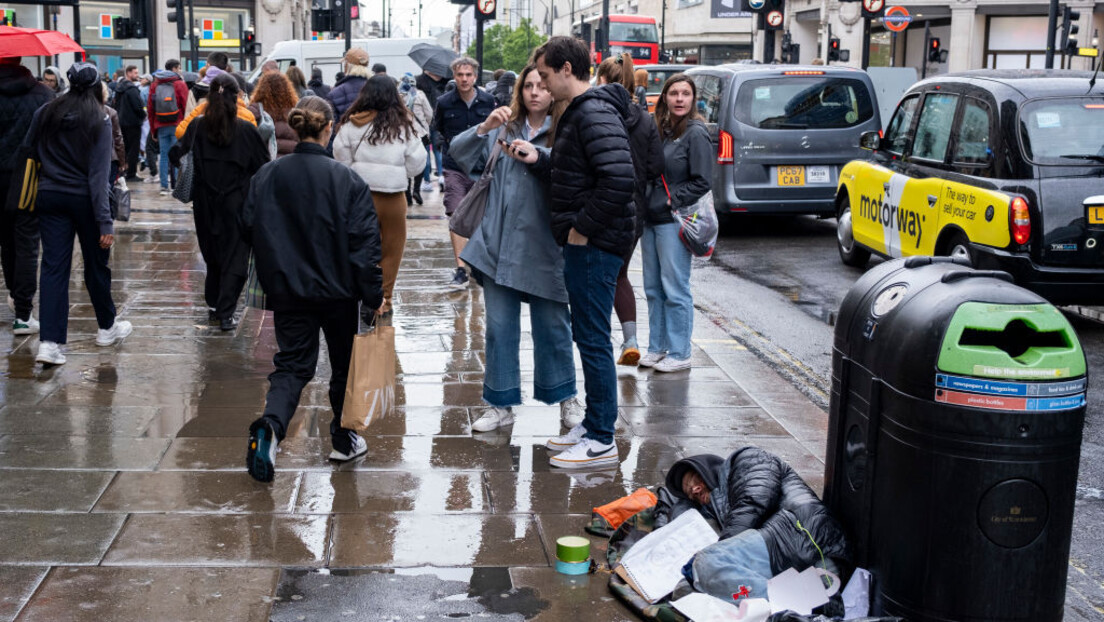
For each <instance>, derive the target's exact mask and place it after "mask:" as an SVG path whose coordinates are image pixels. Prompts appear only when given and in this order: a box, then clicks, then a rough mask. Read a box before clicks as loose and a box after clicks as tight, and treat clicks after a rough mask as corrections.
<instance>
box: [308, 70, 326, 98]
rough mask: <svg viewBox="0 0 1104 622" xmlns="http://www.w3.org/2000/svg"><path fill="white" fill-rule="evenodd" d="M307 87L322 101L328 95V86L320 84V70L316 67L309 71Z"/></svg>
mask: <svg viewBox="0 0 1104 622" xmlns="http://www.w3.org/2000/svg"><path fill="white" fill-rule="evenodd" d="M307 87H308V88H309V89H310V90H311V91H313V92H314V94H315V95H317V96H319V97H321V98H323V99H324V98H326V97H327V96H328V95H329V94H330V86H329V85H328V84H326V83H324V82H322V70H321V69H319V68H318V67H315V68H314V69H311V79H310V82H307Z"/></svg>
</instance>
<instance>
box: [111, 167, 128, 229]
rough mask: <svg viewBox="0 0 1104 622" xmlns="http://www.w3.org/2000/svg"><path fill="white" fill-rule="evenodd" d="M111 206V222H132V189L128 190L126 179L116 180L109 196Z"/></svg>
mask: <svg viewBox="0 0 1104 622" xmlns="http://www.w3.org/2000/svg"><path fill="white" fill-rule="evenodd" d="M108 202H109V203H110V205H111V220H118V221H120V222H127V221H129V220H130V188H127V185H126V179H125V178H123V177H120V178H119V179H117V180H115V185H114V186H112V187H111V194H110V195H109V196H108Z"/></svg>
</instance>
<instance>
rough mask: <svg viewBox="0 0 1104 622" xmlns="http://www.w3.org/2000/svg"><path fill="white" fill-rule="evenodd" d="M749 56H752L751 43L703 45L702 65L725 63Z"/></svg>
mask: <svg viewBox="0 0 1104 622" xmlns="http://www.w3.org/2000/svg"><path fill="white" fill-rule="evenodd" d="M748 58H751V44H746V45H703V46H701V61H700V62H701V64H702V65H723V64H725V63H735V62H736V61H739V60H745V59H748Z"/></svg>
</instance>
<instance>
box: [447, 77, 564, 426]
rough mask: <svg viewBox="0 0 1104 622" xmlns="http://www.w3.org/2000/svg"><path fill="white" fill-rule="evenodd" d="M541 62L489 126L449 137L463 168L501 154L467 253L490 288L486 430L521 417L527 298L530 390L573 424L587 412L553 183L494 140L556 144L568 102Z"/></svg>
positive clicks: (480, 421)
mask: <svg viewBox="0 0 1104 622" xmlns="http://www.w3.org/2000/svg"><path fill="white" fill-rule="evenodd" d="M540 82H541V81H540V75H538V74H537V72H536V67H534V66H533V65H530V66H528V67H526V68H525V69H524V70H523V71H522V72H521V77H520V78H519V80H518V84H519V85H520V88H517V89H515V91H514V99H513V105H511V106H509V107H507V106H503V107H501V108H498V109H497V110H495V111H494V112H492V113H491V114H490V116H488V117H487V120H486V121H484V122H483V123H481V124H479V125H477V126H475V127H472V128H471V129H469V130H467V131H466V132H464V133H462V134H460V135H459V136H457V137H456V138H453V139H452V142H451V144H450V145H449V155H450V156H452V158H453V159H455V160H456V161H457V162H458V163H459V164H460V165H461V166H462V167H464V169H466V170H478V169H479V168H481V167H482V166H483V165H484V163H485V162H487V160H488V158H490V157H491V156H492V155H494V156H495V157H497V158H498V161H497V163H496V164H495V170H494V179H493V181H492V182H491V185H490V193H489V198H488V200H487V209H486V212H485V213H484V215H483V222H482V224H480V226H479V227H478V228H477V229H476V231H475V233H474V234H473V235H472V237H471V240H470V241H469V242H468V244H467V246H465V247H464V251H463V252H462V253H461V254H460V259H462V260H464V262H466V263H467V264H468V265H469V266H471V268H472V275H473V276H474V277H475V279H476V281H477V282H478V283H479V284H481V285H482V286H483V301H484V305H485V307H486V313H487V318H486V325H487V328H486V331H487V334H486V351H487V368H486V371H485V373H484V376H483V399H484V400H485V401H486V402H487V403H488V404H490V405H491V408H490V409H489V410H488V411H487V412H486V413H485V414H484V415H483V416H482V417H480V418H479V419H478V420H477V421H476V422H475V423H474V424H472V429H473V430H475V431H476V432H488V431H491V430H494V429H496V428H499V427H503V426H507V425H510V424H511V423H513V422H514V414H513V410H512V408H511V407H512V406H516V405H518V404H521V365H520V361H519V354H520V349H521V303H523V302H527V303H529V315H530V321H531V325H532V334H533V357H534V364H535V368H534V375H533V376H534V377H533V385H534V386H533V397H534V398H535V399H537V400H540V401H542V402H544V403H546V404H556V403H559V404H560V416H561V418H562V419H563V421H564V424H565V425H567V426H568V427H569V428H570V427H573V426H574V425H575V424H577V423H579V422H580V421H581V420H582V418H583V408H582V406H581V404H579V402H578V401H577V400H575V399H574V396H575V392H576V385H575V359H574V356H573V354H572V341H571V315H570V313H569V312H568V308H567V289H566V287H565V285H564V278H563V253H562V251H561V250H560V247H559V246H558V245H557V244H556V241H555V240H554V239H553V238H552V228H551V225H550V222H549V221H550V216H549V211H548V205H547V197H548V189H547V188H546V187H545V186H544V185H543V184H542V183H541V182H540V181H539V180H538V179H537V177H536V176H535V175H533V174H532V172H531V171H530V170H529V165H527V164H524V163H522V162H520V161H518V160H515V159H514V158H511V157H509V156H507V155H506V154H505V153H502V152H501V149H497V150H496V149H494V146H495V144H496V141H498V140H504V141H506V142H507V143H510V142H513V141H514V140H515V139H518V138H520V139H522V140H525V141H528V142H530V143H532V144H534V145H546V146H538V147H536V148H537V149H543V150H545V151H548V150H549V147H550V146H551V143H552V136H553V135H554V133H555V132H554V129H553V127H554V125H555V120H556V118H558V116H559V114H558V113H560V112H562V110H563V106H556V107H554V106H553V104H552V95H551V94H550V93H549V92H548V91H547V90H545V89H544V88H542V87H541V83H540Z"/></svg>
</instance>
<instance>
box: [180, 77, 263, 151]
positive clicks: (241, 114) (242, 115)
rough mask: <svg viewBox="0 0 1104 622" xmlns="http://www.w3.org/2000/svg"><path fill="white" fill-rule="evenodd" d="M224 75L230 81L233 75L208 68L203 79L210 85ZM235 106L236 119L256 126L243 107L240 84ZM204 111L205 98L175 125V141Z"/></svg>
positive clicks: (205, 109)
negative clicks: (236, 106)
mask: <svg viewBox="0 0 1104 622" xmlns="http://www.w3.org/2000/svg"><path fill="white" fill-rule="evenodd" d="M224 74H225V75H227V76H229V77H230V78H231V79H233V77H234V76H233V74H231V73H229V72H226V71H223V70H221V69H219V68H218V67H208V68H207V77H206V78H205V79H206V80H207V83H208V84H210V83H211V82H212V81H214V79H215V78H217V77H218V76H220V75H224ZM266 75H267V74H266ZM234 81H235V82H237V80H234ZM208 88H209V87H208ZM209 95H210V93H208V96H209ZM237 105H238V108H237V110H238V112H237V114H238V118H239V119H241V120H242V121H248V122H249V123H251V124H252V125H254V126H256V125H257V119H256V117H254V116H253V112H252V111H250V110H249V108H248V107H247V106H246V105H245V100H244V99H243V98H242V94H241V83H238V104H237ZM206 111H207V98H206V97H205V98H204V99H203V100H202V101H200V102H199V103H197V104H196V106H195V108H193V109H192V111H191V112H190V113H188V115H187V116H185V117H184V120H183V121H181V122H180V123H178V124H177V126H176V134H175V136H176V140H180V139H182V138H184V133H185V132H187V131H188V126H189V125H191V124H192V121H194V120H195V119H196V118H198V117H201V116H203V113H205V112H206Z"/></svg>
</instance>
